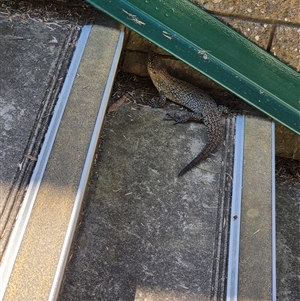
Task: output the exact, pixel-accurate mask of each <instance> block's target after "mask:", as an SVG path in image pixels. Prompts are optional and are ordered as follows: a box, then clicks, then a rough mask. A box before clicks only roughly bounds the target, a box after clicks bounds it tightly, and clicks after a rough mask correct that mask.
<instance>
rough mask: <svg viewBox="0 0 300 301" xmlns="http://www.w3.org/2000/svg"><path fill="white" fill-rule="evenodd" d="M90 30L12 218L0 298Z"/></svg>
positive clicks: (85, 30) (0, 270)
mask: <svg viewBox="0 0 300 301" xmlns="http://www.w3.org/2000/svg"><path fill="white" fill-rule="evenodd" d="M90 31H91V26H84V27H83V28H82V32H81V35H80V37H79V40H78V42H77V47H76V49H75V52H74V55H73V59H72V62H71V64H70V67H69V71H68V74H67V76H66V79H65V84H64V86H63V88H62V91H61V93H60V96H59V99H58V102H57V104H56V109H55V111H54V114H53V117H52V122H51V123H50V125H49V128H48V131H47V134H46V137H45V141H44V143H43V146H42V149H41V152H40V154H39V160H38V162H37V164H36V166H35V169H34V172H33V174H32V177H31V180H30V183H29V186H28V189H27V192H26V195H25V198H24V200H23V205H22V207H21V209H20V212H19V213H18V218H17V220H16V223H15V226H14V229H13V232H12V234H11V237H10V240H9V243H8V245H7V248H6V252H5V254H4V256H3V261H2V263H1V267H0V281H1V290H0V300H2V298H3V295H4V293H5V290H6V287H7V284H8V281H9V278H10V275H11V272H12V269H13V265H14V263H15V260H16V257H17V254H18V251H19V248H20V245H21V243H22V238H23V235H24V232H25V229H26V226H27V223H28V221H29V218H30V214H31V211H32V208H33V205H34V201H35V198H36V195H37V193H38V189H39V187H40V184H41V181H42V177H43V174H44V171H45V169H46V165H47V162H48V159H49V156H50V153H51V150H52V147H53V144H54V140H55V137H56V133H57V131H58V128H59V124H60V121H61V119H62V116H63V113H64V110H65V107H66V105H67V100H68V97H69V94H70V91H71V88H72V85H73V82H74V79H75V76H76V73H77V70H78V67H79V64H80V60H81V57H82V55H83V52H84V49H85V46H86V43H87V40H88V37H89V34H90Z"/></svg>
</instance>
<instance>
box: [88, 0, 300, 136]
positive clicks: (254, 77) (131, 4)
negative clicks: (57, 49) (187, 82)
mask: <svg viewBox="0 0 300 301" xmlns="http://www.w3.org/2000/svg"><path fill="white" fill-rule="evenodd" d="M87 2H89V3H91V4H92V5H94V6H95V7H96V8H98V9H100V10H102V11H104V12H106V13H107V14H109V15H111V16H112V17H113V18H115V19H117V20H118V21H120V22H121V23H123V24H124V25H126V26H127V27H129V28H130V29H132V30H134V31H136V32H138V33H139V34H141V35H142V36H144V37H145V38H147V39H148V40H150V41H152V42H154V43H155V44H157V45H159V46H160V47H162V48H163V49H165V50H167V51H168V52H170V53H172V54H173V55H174V56H176V57H177V58H179V59H181V60H182V61H184V62H186V63H187V64H189V65H190V66H192V67H194V68H195V69H197V70H198V71H200V72H202V73H203V74H205V75H206V76H208V77H209V78H211V79H212V80H214V81H215V82H217V83H219V84H220V85H222V86H223V87H225V88H226V89H228V90H230V91H231V92H233V93H234V94H236V95H237V96H239V97H240V98H242V99H244V100H245V101H246V102H248V103H250V104H251V105H253V106H255V107H256V108H258V109H259V110H261V111H263V112H265V113H266V114H268V115H269V116H271V117H272V118H274V119H275V120H277V121H279V122H280V123H282V124H284V125H285V126H287V127H289V128H290V129H292V130H293V131H295V132H296V133H298V134H300V74H299V73H297V72H296V71H295V70H293V69H291V68H290V67H288V66H287V65H286V64H284V63H282V62H281V61H279V60H278V59H276V58H275V57H273V56H272V55H270V54H269V53H267V52H266V51H264V50H263V49H261V48H260V47H258V46H257V45H255V44H254V43H252V42H251V41H249V40H248V39H246V38H245V37H243V36H241V35H240V34H238V33H237V32H235V31H234V30H233V29H231V28H229V27H228V26H226V25H225V24H223V23H222V22H221V21H219V20H218V19H216V18H214V17H213V16H211V15H210V14H208V13H207V12H205V11H203V10H202V9H201V8H199V7H198V6H196V5H194V4H193V3H191V2H190V1H188V0H172V1H171V0H169V1H163V0H127V1H125V0H107V1H103V0H87Z"/></svg>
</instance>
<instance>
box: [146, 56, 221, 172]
mask: <svg viewBox="0 0 300 301" xmlns="http://www.w3.org/2000/svg"><path fill="white" fill-rule="evenodd" d="M147 67H148V72H149V75H150V77H151V79H152V82H153V84H154V85H155V87H156V89H157V90H158V92H159V94H160V98H159V100H158V101H157V102H156V104H155V105H156V106H162V105H164V103H165V101H166V98H167V99H169V100H171V101H173V102H175V103H177V104H179V105H182V106H184V107H186V108H188V109H190V110H191V111H192V112H190V113H187V114H186V115H185V116H181V117H178V116H171V117H172V118H173V119H174V120H175V121H176V123H183V122H186V121H188V120H196V121H203V123H204V125H205V126H206V132H207V136H208V141H207V144H206V145H205V147H204V148H203V150H202V151H201V152H200V154H199V155H198V156H197V157H196V158H195V159H194V160H192V161H191V162H190V163H189V164H188V165H187V166H185V167H184V168H183V169H182V170H181V171H180V172H179V174H178V176H179V177H180V176H182V175H184V174H185V173H186V172H187V171H189V170H190V169H192V168H193V167H194V166H196V165H197V164H198V163H199V162H200V161H202V160H204V159H206V158H207V157H208V156H209V155H210V154H211V152H213V151H214V150H215V149H216V147H217V146H218V144H219V142H220V140H221V137H222V133H223V128H222V123H221V114H222V110H223V108H222V107H218V106H217V104H216V103H215V101H214V99H213V98H212V97H211V96H209V95H207V94H206V93H205V92H204V91H202V90H201V89H199V88H197V87H195V86H193V85H192V84H190V83H187V82H185V81H182V80H179V79H177V78H174V77H173V76H171V75H170V74H169V73H168V71H167V69H166V66H165V65H164V63H163V62H162V60H161V59H160V58H159V57H158V56H157V55H156V54H154V53H153V52H150V54H149V58H148V66H147Z"/></svg>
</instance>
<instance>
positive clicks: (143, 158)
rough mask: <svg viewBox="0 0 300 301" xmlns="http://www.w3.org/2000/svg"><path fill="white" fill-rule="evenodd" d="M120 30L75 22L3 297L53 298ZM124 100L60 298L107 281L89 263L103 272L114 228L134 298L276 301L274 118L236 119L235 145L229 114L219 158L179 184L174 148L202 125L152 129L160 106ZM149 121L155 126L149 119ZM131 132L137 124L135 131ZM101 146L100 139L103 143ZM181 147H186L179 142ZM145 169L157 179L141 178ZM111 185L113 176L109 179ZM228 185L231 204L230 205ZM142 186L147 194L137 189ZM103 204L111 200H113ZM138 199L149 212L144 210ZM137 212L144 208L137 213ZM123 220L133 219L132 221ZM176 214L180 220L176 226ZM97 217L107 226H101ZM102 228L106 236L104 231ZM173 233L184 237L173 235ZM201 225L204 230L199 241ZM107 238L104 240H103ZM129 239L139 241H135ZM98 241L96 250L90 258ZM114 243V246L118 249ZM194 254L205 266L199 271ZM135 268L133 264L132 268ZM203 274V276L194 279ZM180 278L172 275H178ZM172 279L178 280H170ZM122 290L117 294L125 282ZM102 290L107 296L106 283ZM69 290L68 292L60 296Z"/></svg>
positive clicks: (79, 296) (7, 262)
mask: <svg viewBox="0 0 300 301" xmlns="http://www.w3.org/2000/svg"><path fill="white" fill-rule="evenodd" d="M122 39H123V32H122V31H120V30H119V29H114V28H109V27H101V26H93V27H91V26H87V27H84V29H83V31H82V34H81V36H80V40H79V41H78V45H77V50H76V53H75V54H74V58H73V60H72V64H71V66H70V68H69V73H68V76H67V79H66V82H65V85H64V87H63V90H62V92H61V95H60V100H59V102H58V104H57V107H56V111H55V114H54V116H53V119H52V123H51V125H50V128H49V131H48V134H47V137H46V139H45V143H44V146H43V149H42V151H41V154H40V155H39V160H38V162H37V166H36V168H35V172H34V175H33V177H32V180H31V183H30V186H29V188H28V191H27V194H26V197H25V200H24V203H23V207H22V209H21V211H20V213H19V216H18V220H17V223H16V226H15V229H14V232H13V235H12V238H11V240H10V242H9V245H8V247H7V252H6V253H5V256H4V260H3V262H2V264H1V273H2V275H1V281H2V283H1V288H2V291H1V297H3V300H56V298H57V295H58V291H59V288H60V284H61V281H62V277H63V273H64V270H65V267H66V264H67V261H68V255H69V249H70V245H71V241H72V238H73V234H74V229H75V227H76V224H77V220H78V215H79V213H80V212H81V204H82V201H83V198H84V195H85V188H86V184H87V179H88V175H89V173H90V168H91V165H92V162H93V158H94V152H95V149H96V145H97V142H98V137H99V133H100V129H101V124H102V121H103V117H104V114H105V111H106V105H107V101H108V98H109V94H110V89H111V85H112V83H113V77H114V73H115V71H116V66H117V63H118V57H119V55H120V51H121V46H122ZM100 66H101V67H100ZM124 107H125V109H124V110H123V109H122V110H123V111H122V110H121V109H120V111H119V112H117V113H116V114H122V117H120V116H119V117H116V118H112V117H110V121H109V122H110V124H109V125H110V126H111V127H108V132H107V136H106V137H107V140H108V143H111V141H112V140H114V142H113V147H114V151H111V149H109V148H107V149H106V151H104V152H103V153H100V154H101V158H100V159H99V162H98V163H97V167H96V169H95V170H94V171H93V175H92V178H93V179H97V181H98V179H101V183H100V182H99V183H98V182H97V183H98V184H97V186H98V187H97V188H93V189H95V190H94V191H93V192H92V193H89V194H88V195H86V198H88V200H89V202H87V204H88V206H89V207H85V208H84V209H85V211H87V213H85V214H84V216H83V220H84V221H87V224H89V226H87V228H86V229H83V230H79V240H78V241H75V249H76V247H77V248H78V249H80V250H81V251H80V252H81V256H83V257H81V258H78V257H77V258H75V259H74V260H71V262H70V263H69V264H68V272H67V274H66V281H65V285H64V288H63V292H62V295H61V296H60V297H59V298H60V299H61V300H65V299H72V298H73V299H74V298H76V300H87V297H86V296H88V294H90V293H94V294H95V295H97V294H100V290H101V285H102V284H101V285H100V286H97V285H96V286H93V287H92V289H91V287H90V284H86V282H89V281H86V280H87V279H93V277H94V276H93V275H95V273H94V274H93V272H95V271H96V272H97V273H96V274H97V275H101V277H102V276H103V277H104V275H103V271H106V270H105V269H102V268H103V266H102V265H101V260H103V258H102V259H101V257H100V256H102V255H103V254H105V252H107V256H109V257H110V256H112V253H111V252H112V251H110V250H109V248H110V247H111V248H113V247H114V245H110V243H111V242H112V237H114V236H116V237H115V239H116V241H115V242H117V241H118V239H119V240H121V241H123V242H124V241H127V239H128V244H127V245H126V246H127V247H128V250H127V251H128V254H127V253H126V252H125V251H126V250H125V251H124V253H122V254H121V255H123V256H124V259H125V261H124V262H123V263H124V265H125V266H126V265H127V267H128V266H129V267H131V268H132V269H131V270H130V271H127V274H126V273H125V274H124V275H125V276H126V275H128V273H130V277H135V279H134V281H133V283H134V285H133V287H134V290H133V294H134V295H135V299H136V300H145V298H147V300H160V299H161V300H166V298H168V299H169V300H173V301H175V300H176V301H177V300H194V299H195V298H196V299H197V298H198V299H199V298H202V299H203V300H206V299H207V300H217V299H218V298H223V297H224V296H225V295H226V294H227V300H241V301H242V300H247V298H248V297H249V296H250V297H252V296H255V298H256V299H257V300H275V298H276V296H275V295H276V294H275V291H276V286H275V280H276V279H275V278H276V277H275V276H276V274H275V272H274V270H275V247H274V235H275V234H274V230H275V227H274V226H275V225H274V189H273V188H274V162H273V159H274V126H273V125H272V123H271V122H269V121H266V120H262V119H253V118H249V117H246V118H244V117H238V119H237V122H236V135H235V137H236V138H235V143H234V140H233V136H234V126H233V123H232V121H229V120H227V121H226V122H224V123H225V124H224V126H225V127H226V129H227V130H226V134H225V135H224V141H225V142H224V143H225V144H224V145H220V147H219V150H218V153H217V154H216V156H214V157H213V158H212V159H211V160H208V161H207V162H205V163H204V167H203V166H202V167H203V168H202V167H201V168H198V169H195V170H194V171H192V172H191V173H190V174H188V175H187V177H185V178H184V179H182V180H181V183H179V180H177V178H176V174H177V172H178V170H179V167H180V166H182V164H184V163H186V160H187V157H185V156H182V155H179V154H185V155H188V154H191V153H190V152H186V151H185V150H186V148H185V147H186V146H185V141H186V139H187V135H190V137H191V138H192V139H194V140H193V141H194V142H192V143H191V144H190V145H189V146H188V147H189V148H190V151H191V152H197V151H198V146H199V139H200V140H201V141H202V136H203V137H204V136H205V134H204V131H200V134H199V127H198V126H196V125H193V124H191V125H189V127H188V130H187V129H186V128H185V127H184V126H182V127H181V125H179V126H178V127H177V129H176V131H178V133H177V135H173V134H172V132H173V129H166V130H164V131H161V132H159V131H158V128H159V127H162V128H163V127H165V125H162V124H160V121H161V120H162V118H163V116H164V111H158V112H159V113H158V114H159V116H158V118H157V117H155V116H156V115H157V112H154V111H153V110H151V109H142V110H140V109H137V108H133V109H134V110H132V108H130V106H129V105H125V106H124ZM142 117H143V118H142ZM147 120H148V121H147ZM154 121H155V122H156V125H153V122H154ZM117 123H118V124H117ZM147 124H148V126H147ZM200 127H201V126H200ZM180 128H181V129H180ZM145 129H148V130H149V131H148V134H146V132H144V130H145ZM124 131H125V132H124ZM126 131H127V132H126ZM134 131H141V132H139V135H140V136H137V134H136V133H135V132H134ZM167 131H170V132H167ZM180 131H182V133H181V134H180ZM111 135H112V136H111ZM116 135H119V136H116ZM146 135H149V139H146ZM159 135H162V136H159ZM110 136H111V138H109V137H110ZM170 136H174V137H172V139H174V140H170V138H169V137H170ZM138 137H139V138H138ZM177 138H179V140H176V139H177ZM121 141H122V143H121ZM155 141H156V142H155ZM130 142H132V143H130ZM120 143H121V144H120ZM201 143H202V142H201ZM234 144H235V160H234V165H233V164H232V163H231V161H232V160H231V159H232V152H231V153H230V151H228V150H229V149H230V148H231V149H232V148H233V145H234ZM120 145H121V146H122V147H121V148H120ZM151 145H155V146H156V147H155V148H157V153H155V152H153V153H152V154H151V155H150V157H149V151H148V150H149V148H150V147H151ZM103 147H104V148H106V146H105V144H104V146H103ZM169 147H170V148H171V150H175V152H173V155H171V152H167V153H165V152H166V149H167V150H168V148H169ZM179 147H181V148H182V149H181V150H178V152H177V151H176V150H177V148H179ZM163 149H165V150H163ZM137 150H139V151H137ZM141 150H143V151H141ZM111 154H113V156H111ZM125 154H127V156H126V160H124V156H125ZM172 156H173V157H172ZM112 158H113V160H112ZM118 158H119V159H118ZM130 160H132V161H130ZM178 160H179V161H178ZM149 162H150V164H149ZM174 162H175V163H174ZM112 164H114V165H112ZM155 164H156V165H155ZM174 166H176V167H177V169H174ZM122 168H123V169H122ZM233 169H234V171H233V172H232V170H233ZM219 170H222V172H219ZM145 173H146V174H147V175H148V176H149V175H151V177H152V178H151V179H148V176H147V177H146V178H145V177H144V175H145ZM232 180H233V181H232ZM216 183H218V184H216ZM115 184H116V185H117V186H116V187H112V185H115ZM231 185H232V186H233V198H232V202H233V203H232V211H231V214H229V206H230V201H231V198H230V195H231ZM101 187H102V188H101ZM120 187H121V188H122V189H121V190H119V189H120ZM128 188H130V189H131V190H128ZM143 188H145V191H144V193H145V195H143V194H142V192H143ZM93 189H92V190H93ZM119 191H120V192H119ZM108 196H109V201H108V202H107V203H106V204H103V206H104V208H106V207H105V206H108V209H109V210H107V211H105V210H104V211H103V208H102V207H101V206H100V205H101V204H100V205H99V203H101V202H99V200H102V199H106V198H107V197H108ZM149 196H151V198H150V199H148V197H149ZM180 196H181V197H180ZM114 198H116V199H114ZM135 198H136V199H135ZM128 199H129V200H128ZM113 200H115V201H113ZM182 200H183V201H182ZM135 201H137V202H135ZM149 201H150V202H149ZM110 202H115V203H114V205H111V206H110ZM199 204H201V205H199ZM127 205H128V206H127ZM99 206H100V207H99ZM139 206H140V207H139ZM199 206H200V207H199ZM143 208H148V210H144V211H143V210H141V209H143ZM176 208H177V209H178V210H177V209H176ZM191 208H192V209H191ZM106 209H107V208H106ZM123 209H124V210H123ZM199 209H201V210H199ZM98 210H99V211H98ZM135 210H136V214H134V213H135ZM103 212H107V213H105V214H108V213H111V214H113V215H114V216H115V217H117V219H114V220H112V221H110V222H107V223H106V224H105V223H104V222H103V221H101V218H103V219H104V221H105V219H106V218H107V219H109V218H110V216H109V215H105V214H104V213H103ZM100 214H103V216H102V215H100ZM131 214H133V215H132V216H131ZM137 216H138V217H139V218H138V219H137V221H135V220H134V219H135V218H137ZM172 216H173V217H172ZM99 218H100V220H99ZM91 221H94V222H93V223H90V222H91ZM129 221H130V222H132V221H134V222H133V223H132V224H131V223H129ZM166 221H167V222H168V223H169V224H166ZM139 222H140V224H139ZM172 222H173V223H172ZM179 222H180V223H181V224H182V226H184V225H185V227H183V228H180V227H178V223H179ZM103 223H104V224H103ZM114 223H116V224H114ZM104 226H106V227H108V229H104V228H103V227H104ZM99 227H100V228H99ZM101 227H102V228H101ZM147 227H148V228H147ZM153 229H156V231H157V232H158V233H160V234H159V239H161V240H162V241H163V242H164V243H165V249H164V248H162V247H161V241H157V237H156V236H155V235H154V236H151V235H152V234H153V233H152V232H151V231H152V230H153ZM184 229H185V230H184ZM229 229H230V234H229ZM105 230H107V231H106V232H105ZM80 231H81V232H80ZM91 231H92V232H91ZM93 231H94V232H93ZM147 231H148V232H147ZM180 231H183V232H182V233H181V232H180ZM184 231H186V232H184ZM99 233H101V235H102V237H101V238H100V239H99ZM180 233H181V234H184V235H182V236H176V235H177V234H180ZM144 234H145V237H146V238H147V239H145V237H144V236H143V235H144ZM228 234H229V241H228ZM105 235H107V236H105ZM147 235H148V236H147ZM190 235H192V236H193V235H194V237H195V238H194V239H193V237H192V236H190ZM199 235H200V237H201V239H196V237H198V236H199ZM80 238H81V239H80ZM105 239H107V244H103V240H105ZM131 242H134V244H133V245H130V243H131ZM156 243H158V244H157V249H158V250H160V251H161V253H155V254H154V255H153V254H151V252H152V251H155V250H154V249H155V248H154V246H156ZM91 245H93V246H94V247H93V248H92V247H90V246H91ZM95 246H96V249H95ZM137 246H138V247H137ZM103 248H104V249H103ZM228 249H229V254H227V251H228ZM96 250H98V251H101V252H100V253H99V254H98V255H99V256H97V258H96V259H95V252H96ZM143 250H144V251H145V253H143ZM169 250H170V252H169ZM258 250H259V253H258ZM119 251H120V250H114V252H115V253H116V254H117V253H118V252H119ZM148 251H150V253H147V252H148ZM82 254H84V255H82ZM118 254H119V253H118ZM124 254H125V255H124ZM170 254H171V255H172V256H171V259H172V260H165V259H166V257H164V256H167V257H168V256H169V255H170ZM152 255H153V256H154V257H151V256H152ZM147 256H148V257H147ZM194 256H195V257H194ZM197 256H198V257H199V258H200V259H199V258H198V257H197ZM75 257H76V256H75ZM169 257H170V256H169ZM137 258H138V259H137ZM153 258H154V259H155V260H156V259H157V260H158V261H155V260H154V259H153ZM196 258H198V259H199V260H200V261H199V262H198V261H197V260H196ZM115 259H116V260H115V262H113V263H112V266H113V267H112V268H111V267H110V269H109V271H110V275H107V278H108V279H112V278H114V277H116V278H117V279H118V281H120V276H122V275H121V273H120V268H121V269H123V266H121V267H120V266H118V267H117V268H116V269H114V268H115V267H116V265H118V264H119V263H120V262H119V260H120V257H116V258H115ZM121 259H122V257H121ZM128 259H130V260H132V261H128ZM126 260H127V262H126ZM189 260H191V262H189ZM227 260H228V261H229V263H228V270H227ZM198 263H201V265H199V268H197V269H196V268H195V266H196V265H197V264H198ZM193 264H195V266H194V265H193ZM104 267H105V268H106V267H107V266H104ZM162 267H163V268H162ZM152 268H153V269H152ZM83 270H84V271H85V272H84V273H82V271H83ZM122 271H124V269H123V270H122ZM132 271H134V272H137V271H138V272H139V273H137V274H134V273H133V272H132ZM182 271H183V272H184V273H182ZM189 271H190V272H191V273H194V274H193V275H194V277H191V275H192V274H191V273H190V274H189ZM89 272H90V274H89ZM125 272H126V271H125ZM168 272H170V274H168ZM185 273H187V274H185ZM70 274H73V276H72V277H76V281H77V283H79V286H78V287H79V289H78V288H77V289H78V290H76V289H74V288H73V287H72V290H73V291H72V293H71V292H70V291H71V290H68V277H69V275H70ZM199 275H200V276H201V277H200V278H201V280H199V281H197V279H198V278H197V277H198V276H199ZM262 275H263V276H262ZM169 276H170V278H169V279H168V277H169ZM89 277H90V278H89ZM180 277H183V278H180ZM121 278H122V277H121ZM178 279H179V282H176V281H178ZM97 281H98V280H97ZM122 281H127V282H128V279H126V277H124V278H123V279H122ZM151 281H152V282H151ZM159 281H161V282H159ZM103 282H104V283H105V281H103ZM90 283H93V282H92V281H91V282H90ZM110 284H111V283H110ZM117 284H118V285H119V282H118V283H117ZM226 284H227V288H226ZM118 285H117V287H118ZM170 286H171V287H170ZM174 287H177V289H175V290H174ZM3 288H4V289H3ZM5 288H6V289H5ZM98 288H99V291H97V289H98ZM127 288H128V287H127ZM129 289H130V288H129ZM226 290H227V292H226ZM119 293H120V294H121V295H124V294H127V293H128V292H127V293H126V292H124V291H120V292H119ZM109 294H110V298H112V296H113V291H110V292H109ZM95 295H94V296H95ZM66 296H68V298H64V297H66ZM99 296H100V295H98V297H99ZM90 297H91V296H90ZM102 297H103V296H102ZM91 298H92V297H91ZM99 298H100V297H99ZM107 298H108V297H107ZM151 298H152V299H151ZM248 299H249V298H248ZM104 300H105V299H104Z"/></svg>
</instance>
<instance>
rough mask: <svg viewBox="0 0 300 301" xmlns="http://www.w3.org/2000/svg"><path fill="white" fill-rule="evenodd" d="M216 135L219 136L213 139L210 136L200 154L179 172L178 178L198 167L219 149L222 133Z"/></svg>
mask: <svg viewBox="0 0 300 301" xmlns="http://www.w3.org/2000/svg"><path fill="white" fill-rule="evenodd" d="M215 134H217V135H214V136H213V137H212V136H210V139H209V141H208V143H207V144H206V145H205V146H204V148H203V150H202V151H201V152H200V154H199V155H198V156H197V157H196V158H195V159H194V160H192V161H191V162H190V163H189V164H188V165H186V166H185V167H184V168H183V169H182V170H181V171H180V172H179V174H178V177H181V176H183V175H184V174H185V173H186V172H188V171H189V170H191V169H192V168H193V167H195V166H196V165H198V164H199V163H200V162H201V161H202V160H204V159H206V158H207V157H208V156H209V155H210V154H211V153H212V152H213V151H214V150H215V149H216V148H217V146H218V145H219V142H220V139H221V134H222V133H221V131H219V133H215Z"/></svg>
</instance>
